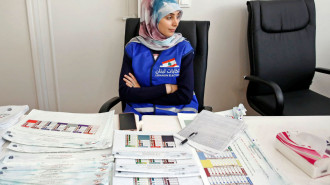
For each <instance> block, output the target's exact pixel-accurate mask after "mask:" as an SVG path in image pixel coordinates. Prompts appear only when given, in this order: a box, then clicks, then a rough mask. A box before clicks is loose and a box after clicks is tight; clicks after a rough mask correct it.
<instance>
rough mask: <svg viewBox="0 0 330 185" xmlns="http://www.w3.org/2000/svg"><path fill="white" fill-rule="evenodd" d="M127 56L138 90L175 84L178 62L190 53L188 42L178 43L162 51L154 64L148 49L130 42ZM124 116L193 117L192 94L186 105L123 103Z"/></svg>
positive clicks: (194, 107) (193, 103)
mask: <svg viewBox="0 0 330 185" xmlns="http://www.w3.org/2000/svg"><path fill="white" fill-rule="evenodd" d="M125 49H126V52H127V54H128V55H129V56H130V57H131V59H132V67H133V71H134V75H135V78H136V79H137V81H138V82H139V84H140V86H142V87H150V86H155V85H161V84H177V81H176V79H177V77H179V75H180V67H181V59H182V58H183V57H184V56H185V55H187V54H189V53H190V52H193V48H192V47H191V45H190V43H189V42H188V41H182V42H180V43H179V44H177V45H176V46H174V47H172V48H169V49H167V50H164V51H162V52H161V53H160V55H159V56H158V58H157V60H156V61H155V60H154V57H153V54H152V52H151V50H150V49H149V48H147V47H146V46H144V45H143V44H140V43H136V42H131V43H129V44H128V45H127V46H126V47H125ZM124 112H134V113H136V114H138V115H140V118H141V116H142V115H177V113H197V112H198V102H197V98H196V95H195V93H194V94H193V98H192V100H191V102H190V103H189V104H185V105H155V104H151V103H127V104H126V108H125V111H124Z"/></svg>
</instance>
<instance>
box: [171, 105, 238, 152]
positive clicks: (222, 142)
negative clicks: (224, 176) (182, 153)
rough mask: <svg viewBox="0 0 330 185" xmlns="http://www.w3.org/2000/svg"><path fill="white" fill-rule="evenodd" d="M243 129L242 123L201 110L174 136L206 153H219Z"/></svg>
mask: <svg viewBox="0 0 330 185" xmlns="http://www.w3.org/2000/svg"><path fill="white" fill-rule="evenodd" d="M244 128H245V124H244V122H242V121H239V120H236V119H231V118H226V117H223V116H220V115H216V114H214V113H212V112H209V111H205V110H203V111H202V112H201V113H199V114H198V116H196V117H195V119H194V120H193V122H191V123H190V124H189V125H188V126H186V127H185V128H183V129H182V130H181V131H180V132H178V133H177V134H175V136H176V137H177V138H179V139H180V140H184V139H186V138H189V135H191V134H192V133H194V132H197V133H198V134H196V135H194V136H193V137H191V138H189V139H188V144H190V145H192V146H194V147H195V148H197V149H199V150H203V151H205V152H208V153H219V152H221V151H223V150H224V149H225V148H226V147H227V146H228V145H229V144H230V142H232V141H233V140H234V139H235V138H236V137H237V135H238V134H239V133H241V132H242V130H243V129H244Z"/></svg>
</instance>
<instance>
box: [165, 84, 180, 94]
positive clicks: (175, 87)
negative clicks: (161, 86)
mask: <svg viewBox="0 0 330 185" xmlns="http://www.w3.org/2000/svg"><path fill="white" fill-rule="evenodd" d="M165 87H166V93H167V94H171V93H174V92H175V91H177V90H178V85H173V84H165Z"/></svg>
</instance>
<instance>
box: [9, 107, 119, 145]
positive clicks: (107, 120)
mask: <svg viewBox="0 0 330 185" xmlns="http://www.w3.org/2000/svg"><path fill="white" fill-rule="evenodd" d="M113 118H114V111H111V112H107V113H99V114H77V113H64V112H50V111H41V110H35V109H34V110H32V111H31V112H30V114H29V115H27V116H26V117H25V118H24V119H22V120H21V121H19V123H18V124H16V125H15V126H14V127H12V128H10V129H9V130H8V131H7V132H6V134H5V135H4V136H3V138H4V139H6V140H8V141H11V142H15V143H20V144H24V145H36V146H47V147H68V148H90V149H91V148H94V149H104V148H109V147H111V146H112V138H113V134H112V133H113Z"/></svg>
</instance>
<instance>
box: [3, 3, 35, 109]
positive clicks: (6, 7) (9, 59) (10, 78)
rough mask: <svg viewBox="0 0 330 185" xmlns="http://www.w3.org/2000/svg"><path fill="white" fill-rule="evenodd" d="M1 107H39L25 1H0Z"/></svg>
mask: <svg viewBox="0 0 330 185" xmlns="http://www.w3.org/2000/svg"><path fill="white" fill-rule="evenodd" d="M0 26H1V29H0V106H1V105H12V104H28V105H29V106H30V107H32V108H35V107H37V106H38V101H37V95H36V86H35V79H34V72H33V66H32V65H33V64H32V56H31V47H30V39H29V32H28V30H29V28H28V23H27V19H26V6H25V1H22V0H20V1H13V0H0Z"/></svg>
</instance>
